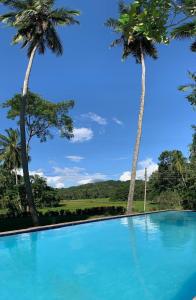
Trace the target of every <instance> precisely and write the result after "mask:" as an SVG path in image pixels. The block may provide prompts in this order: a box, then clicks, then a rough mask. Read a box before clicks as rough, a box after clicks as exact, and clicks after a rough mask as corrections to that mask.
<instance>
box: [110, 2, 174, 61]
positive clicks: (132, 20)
mask: <svg viewBox="0 0 196 300" xmlns="http://www.w3.org/2000/svg"><path fill="white" fill-rule="evenodd" d="M169 8H170V1H169V0H166V1H159V0H150V1H147V0H137V1H134V2H133V3H131V4H125V3H124V2H123V1H121V2H120V4H119V17H118V19H112V18H110V19H108V21H107V22H106V26H108V27H111V28H112V29H113V30H114V32H115V33H117V34H118V35H120V37H119V38H118V39H116V40H115V41H114V42H113V43H112V45H111V46H116V45H122V46H123V55H122V57H123V59H125V58H127V57H128V56H129V55H132V56H133V57H135V59H136V61H137V62H139V63H140V62H141V51H143V52H144V55H147V56H151V57H152V58H157V51H156V48H155V46H154V43H166V44H167V43H168V38H167V28H166V23H167V20H168V13H169Z"/></svg>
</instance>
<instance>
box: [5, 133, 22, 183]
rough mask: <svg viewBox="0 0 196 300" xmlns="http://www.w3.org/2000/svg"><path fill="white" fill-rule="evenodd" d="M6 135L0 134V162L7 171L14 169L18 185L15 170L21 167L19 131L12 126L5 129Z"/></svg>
mask: <svg viewBox="0 0 196 300" xmlns="http://www.w3.org/2000/svg"><path fill="white" fill-rule="evenodd" d="M5 132H6V135H3V134H0V162H2V165H3V167H5V168H6V169H7V170H9V171H14V173H15V178H16V185H18V176H17V170H18V169H19V168H21V145H20V140H19V137H20V133H19V131H18V130H14V129H12V128H9V129H6V130H5Z"/></svg>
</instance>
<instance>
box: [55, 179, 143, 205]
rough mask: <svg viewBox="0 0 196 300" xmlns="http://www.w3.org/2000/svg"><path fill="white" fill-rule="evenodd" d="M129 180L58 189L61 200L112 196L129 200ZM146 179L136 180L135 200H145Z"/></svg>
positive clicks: (113, 198) (114, 198)
mask: <svg viewBox="0 0 196 300" xmlns="http://www.w3.org/2000/svg"><path fill="white" fill-rule="evenodd" d="M129 183H130V182H129V181H126V182H122V181H114V180H108V181H103V182H96V183H89V184H84V185H80V186H73V187H69V188H63V189H58V195H59V196H60V198H61V200H77V199H96V198H110V199H111V200H119V201H120V200H127V196H128V191H129ZM143 198H144V181H143V180H136V187H135V196H134V200H143Z"/></svg>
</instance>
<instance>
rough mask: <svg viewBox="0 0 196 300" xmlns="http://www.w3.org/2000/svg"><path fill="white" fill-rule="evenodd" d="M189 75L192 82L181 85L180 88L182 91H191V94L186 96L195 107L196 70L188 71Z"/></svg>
mask: <svg viewBox="0 0 196 300" xmlns="http://www.w3.org/2000/svg"><path fill="white" fill-rule="evenodd" d="M188 77H189V78H190V80H191V81H192V82H191V83H188V84H185V85H181V86H180V87H179V88H178V89H179V90H180V91H182V92H188V91H190V94H189V95H187V96H186V98H187V100H188V101H189V102H190V104H191V105H192V106H193V107H196V72H194V73H192V72H190V71H189V72H188Z"/></svg>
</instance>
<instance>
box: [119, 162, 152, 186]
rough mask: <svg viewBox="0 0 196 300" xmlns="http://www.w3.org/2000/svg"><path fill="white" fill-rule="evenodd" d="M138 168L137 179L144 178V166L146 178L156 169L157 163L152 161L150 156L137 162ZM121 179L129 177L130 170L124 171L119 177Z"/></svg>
mask: <svg viewBox="0 0 196 300" xmlns="http://www.w3.org/2000/svg"><path fill="white" fill-rule="evenodd" d="M138 165H139V168H138V170H137V175H136V178H137V179H144V175H145V168H147V174H148V178H149V177H150V176H151V175H152V173H153V172H155V171H157V170H158V165H157V164H156V163H155V162H153V160H152V158H147V159H145V160H142V161H140V162H139V163H138ZM119 179H120V180H121V181H127V180H130V179H131V172H129V171H125V172H124V173H123V174H122V175H121V176H120V178H119Z"/></svg>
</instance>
